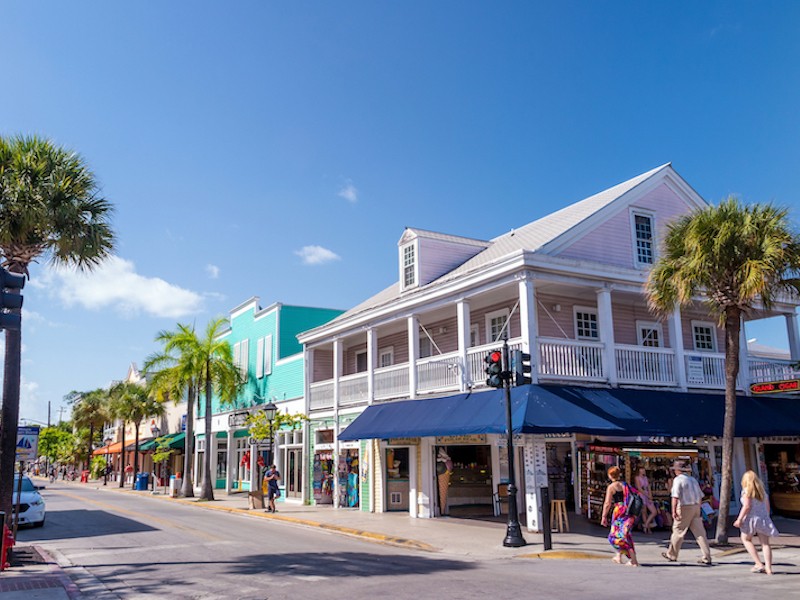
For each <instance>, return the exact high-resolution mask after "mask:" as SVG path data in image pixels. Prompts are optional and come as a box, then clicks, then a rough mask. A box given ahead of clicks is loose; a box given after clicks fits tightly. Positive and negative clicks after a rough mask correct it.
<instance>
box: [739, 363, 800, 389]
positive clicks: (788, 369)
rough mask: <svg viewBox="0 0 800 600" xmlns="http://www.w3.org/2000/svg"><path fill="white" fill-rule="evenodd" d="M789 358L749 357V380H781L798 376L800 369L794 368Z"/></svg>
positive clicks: (753, 381) (754, 381)
mask: <svg viewBox="0 0 800 600" xmlns="http://www.w3.org/2000/svg"><path fill="white" fill-rule="evenodd" d="M793 364H795V363H794V361H791V360H779V359H774V360H769V359H766V358H751V359H749V367H750V371H749V372H750V382H751V383H763V382H765V381H782V380H784V379H798V378H800V370H798V369H796V368H794V367H793V366H792V365H793Z"/></svg>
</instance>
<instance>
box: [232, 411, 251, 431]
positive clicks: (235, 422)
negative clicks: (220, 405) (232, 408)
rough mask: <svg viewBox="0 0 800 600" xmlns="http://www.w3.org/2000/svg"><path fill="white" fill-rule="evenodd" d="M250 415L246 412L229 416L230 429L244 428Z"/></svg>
mask: <svg viewBox="0 0 800 600" xmlns="http://www.w3.org/2000/svg"><path fill="white" fill-rule="evenodd" d="M249 416H250V413H249V412H247V411H246V410H243V411H239V412H235V413H231V414H229V415H228V427H244V426H245V423H246V422H247V417H249Z"/></svg>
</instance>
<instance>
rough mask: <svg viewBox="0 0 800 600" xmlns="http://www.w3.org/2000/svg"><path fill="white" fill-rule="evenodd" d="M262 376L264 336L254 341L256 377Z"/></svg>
mask: <svg viewBox="0 0 800 600" xmlns="http://www.w3.org/2000/svg"><path fill="white" fill-rule="evenodd" d="M262 377H264V338H258V340H257V341H256V378H257V379H261V378H262Z"/></svg>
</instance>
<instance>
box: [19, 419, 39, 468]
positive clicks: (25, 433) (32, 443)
mask: <svg viewBox="0 0 800 600" xmlns="http://www.w3.org/2000/svg"><path fill="white" fill-rule="evenodd" d="M38 454H39V427H36V426H34V427H17V456H16V460H23V461H31V460H36V457H37V456H38Z"/></svg>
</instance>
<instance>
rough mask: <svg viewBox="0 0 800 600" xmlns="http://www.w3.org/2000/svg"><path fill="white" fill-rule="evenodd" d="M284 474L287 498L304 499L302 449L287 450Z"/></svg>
mask: <svg viewBox="0 0 800 600" xmlns="http://www.w3.org/2000/svg"><path fill="white" fill-rule="evenodd" d="M283 464H284V465H286V473H284V477H285V480H284V481H285V483H286V497H287V498H302V497H303V451H302V450H301V449H300V448H286V450H285V454H284V462H283Z"/></svg>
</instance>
